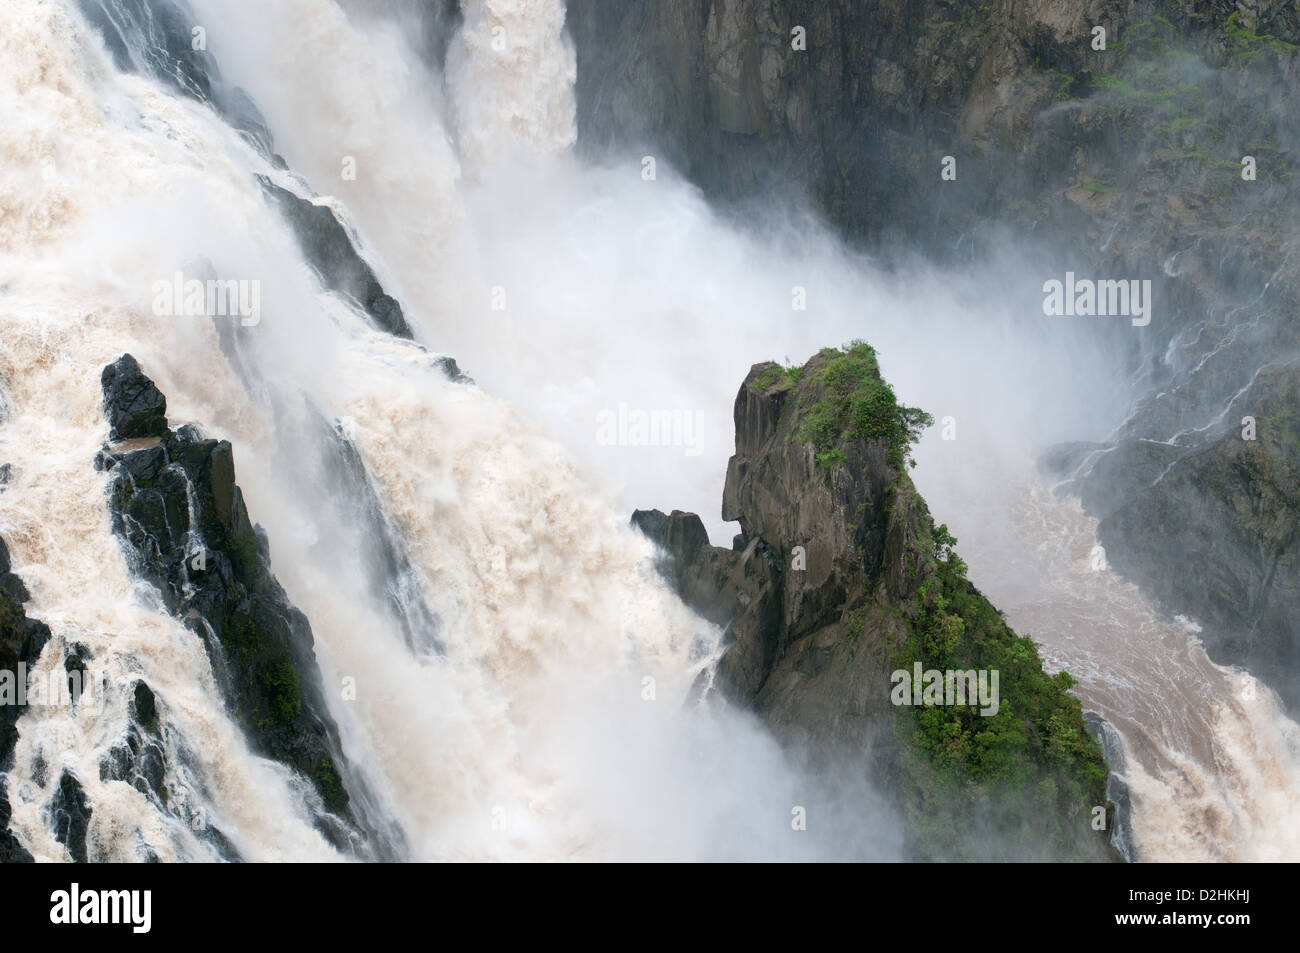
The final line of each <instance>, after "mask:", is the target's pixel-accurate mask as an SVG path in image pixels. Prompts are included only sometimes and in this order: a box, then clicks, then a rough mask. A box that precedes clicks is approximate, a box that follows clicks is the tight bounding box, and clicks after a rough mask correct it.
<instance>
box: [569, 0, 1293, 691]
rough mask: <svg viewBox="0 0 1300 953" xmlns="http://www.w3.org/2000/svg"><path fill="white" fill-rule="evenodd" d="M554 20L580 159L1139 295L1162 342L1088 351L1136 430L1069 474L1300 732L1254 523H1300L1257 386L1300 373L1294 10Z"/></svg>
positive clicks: (871, 237)
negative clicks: (684, 180)
mask: <svg viewBox="0 0 1300 953" xmlns="http://www.w3.org/2000/svg"><path fill="white" fill-rule="evenodd" d="M568 22H569V28H570V30H571V31H572V33H573V35H574V38H575V44H576V47H577V54H578V87H577V100H578V109H579V128H580V141H582V142H583V143H584V144H585V147H586V148H588V149H589V150H591V151H594V152H600V151H603V150H606V149H612V150H616V151H620V152H622V153H624V154H626V153H628V152H631V153H632V154H634V155H639V154H641V153H642V152H645V153H649V154H652V155H655V156H657V157H658V158H659V159H660V160H666V161H667V162H669V163H671V164H672V165H674V166H676V167H677V168H679V169H681V170H682V171H683V172H684V173H685V174H686V175H687V177H689V178H690V179H692V180H693V181H695V182H696V183H698V184H699V185H700V186H701V187H703V188H704V189H705V190H706V191H707V192H708V193H709V194H710V195H711V196H713V197H714V198H718V199H722V200H726V201H731V202H734V203H738V204H740V205H741V206H742V207H743V205H744V204H745V203H754V204H762V205H764V206H765V207H767V208H768V209H769V210H770V208H771V207H772V206H773V204H774V203H776V202H778V201H780V197H781V196H782V195H786V194H789V193H791V192H793V193H796V194H800V195H803V196H806V197H808V198H810V199H811V201H812V203H813V205H814V206H815V207H816V208H818V209H819V210H820V211H821V212H822V213H823V214H824V215H825V216H826V217H827V219H828V220H829V221H830V222H832V223H833V224H834V225H835V226H836V227H837V228H838V229H839V230H840V231H841V232H842V233H843V234H844V235H845V236H846V237H847V238H848V239H850V240H851V241H852V242H854V243H862V244H866V245H868V246H869V247H872V248H873V249H875V250H878V251H880V252H882V253H888V252H889V250H890V249H891V248H893V247H896V246H901V247H906V248H909V249H918V250H921V251H923V252H924V253H926V254H927V255H930V256H933V257H937V258H939V259H943V260H949V261H953V260H955V259H957V258H959V257H960V258H962V259H972V260H975V261H978V260H979V256H980V255H981V253H982V251H983V250H984V249H987V248H990V247H992V246H994V244H995V243H999V242H1003V241H1010V242H1012V243H1016V244H1017V247H1021V248H1024V249H1029V248H1032V249H1034V251H1035V253H1036V254H1039V255H1041V256H1042V261H1045V262H1050V263H1052V264H1042V263H1041V262H1040V264H1039V265H1037V266H1035V267H1033V268H1031V269H1030V270H1031V271H1034V272H1037V271H1039V270H1045V269H1049V268H1050V269H1051V271H1050V273H1043V274H1037V273H1034V274H1027V275H1025V276H1023V280H1024V281H1025V282H1026V283H1027V284H1030V285H1034V286H1036V285H1037V284H1038V283H1040V282H1043V281H1045V280H1047V279H1050V278H1057V279H1059V278H1061V277H1062V275H1063V273H1064V272H1065V271H1067V270H1072V271H1074V272H1076V273H1077V274H1079V275H1080V276H1083V275H1092V276H1098V277H1112V278H1125V279H1149V280H1150V281H1151V282H1152V293H1153V302H1154V306H1153V313H1152V316H1151V321H1150V324H1149V325H1148V326H1145V327H1141V328H1130V327H1128V326H1127V325H1126V324H1125V325H1120V324H1115V325H1114V326H1111V327H1108V328H1106V329H1105V330H1104V331H1103V330H1099V331H1098V333H1104V334H1106V335H1107V336H1108V342H1109V344H1110V346H1111V347H1112V349H1113V353H1114V361H1115V364H1116V366H1117V367H1119V368H1121V369H1123V371H1124V372H1126V373H1127V374H1128V375H1129V378H1130V380H1131V382H1132V385H1133V389H1134V405H1133V408H1132V412H1131V414H1130V415H1129V417H1128V419H1127V420H1125V421H1123V422H1122V424H1121V425H1120V426H1119V427H1118V428H1117V430H1116V432H1115V433H1114V435H1113V439H1112V440H1111V441H1110V442H1108V443H1107V444H1105V445H1104V446H1102V447H1098V448H1096V449H1101V450H1104V451H1106V452H1105V453H1104V454H1100V455H1096V454H1094V455H1092V456H1087V455H1084V456H1082V457H1078V458H1076V459H1075V460H1074V462H1075V463H1076V464H1079V463H1083V464H1084V468H1083V470H1077V469H1075V468H1071V469H1067V470H1065V471H1059V470H1058V472H1059V473H1060V474H1061V475H1062V476H1065V477H1071V478H1075V479H1076V482H1075V483H1074V484H1073V489H1075V490H1076V491H1078V492H1080V493H1081V494H1082V496H1083V499H1084V501H1085V503H1086V504H1087V505H1088V508H1089V511H1090V512H1091V513H1092V514H1093V515H1095V516H1097V517H1098V518H1100V519H1101V520H1102V523H1101V527H1100V536H1101V542H1102V544H1103V545H1104V546H1105V547H1106V549H1107V552H1108V554H1109V555H1110V556H1111V563H1112V564H1113V565H1114V566H1116V567H1117V568H1119V569H1120V570H1121V571H1123V572H1124V573H1126V574H1127V575H1129V576H1131V577H1132V578H1134V579H1135V580H1138V581H1140V582H1141V583H1143V585H1144V586H1145V588H1146V591H1147V592H1148V594H1149V595H1151V596H1153V597H1155V598H1156V599H1157V600H1159V601H1160V602H1161V603H1162V605H1164V606H1165V607H1166V608H1167V609H1169V610H1170V611H1172V612H1183V613H1187V614H1189V615H1195V616H1200V617H1202V619H1201V621H1202V622H1203V623H1204V624H1205V625H1206V634H1205V642H1206V645H1207V648H1208V649H1209V651H1210V653H1211V656H1212V657H1214V658H1215V659H1216V660H1218V661H1226V662H1243V663H1245V664H1250V665H1252V666H1258V667H1252V671H1254V672H1255V674H1257V675H1259V676H1261V677H1262V678H1264V679H1265V680H1266V681H1268V682H1269V684H1270V685H1272V687H1273V688H1274V689H1276V690H1277V691H1278V692H1279V693H1281V694H1282V695H1283V696H1284V697H1285V698H1286V700H1287V702H1288V704H1290V705H1291V706H1292V709H1293V710H1294V708H1295V706H1296V704H1297V701H1298V700H1300V699H1298V697H1297V695H1296V690H1295V689H1294V685H1296V684H1298V683H1300V682H1298V680H1297V676H1300V657H1298V655H1300V641H1298V640H1297V636H1296V632H1295V630H1294V628H1293V626H1292V625H1291V624H1289V623H1287V622H1286V620H1287V619H1294V618H1296V617H1297V615H1300V600H1297V598H1296V595H1295V586H1294V584H1293V580H1294V575H1288V574H1287V572H1286V570H1287V569H1289V568H1290V567H1291V566H1293V565H1294V560H1295V559H1296V556H1295V552H1296V550H1295V546H1296V544H1295V543H1294V541H1292V534H1290V533H1286V532H1283V533H1279V532H1277V531H1275V530H1270V529H1268V528H1266V527H1264V526H1263V525H1262V523H1263V522H1264V521H1265V520H1264V519H1263V518H1262V517H1257V516H1252V517H1246V516H1244V515H1243V514H1244V512H1245V511H1246V510H1248V509H1251V508H1254V509H1256V510H1258V511H1261V512H1262V511H1264V510H1267V511H1268V512H1270V513H1272V514H1274V516H1273V517H1269V518H1270V519H1276V520H1277V521H1279V522H1280V523H1282V524H1286V523H1287V522H1288V521H1290V523H1291V524H1292V525H1293V524H1294V522H1295V520H1296V517H1297V515H1298V514H1300V484H1297V483H1295V482H1294V481H1291V482H1290V483H1288V481H1287V480H1286V479H1274V478H1272V477H1269V476H1268V473H1278V474H1281V475H1282V476H1283V477H1285V476H1286V475H1287V474H1289V473H1290V472H1292V471H1290V470H1288V468H1287V466H1288V465H1287V464H1286V462H1285V456H1284V455H1281V456H1279V454H1278V453H1277V452H1275V450H1272V449H1269V448H1270V447H1273V448H1276V447H1277V446H1279V445H1281V444H1285V443H1286V440H1287V431H1286V429H1285V427H1283V426H1281V425H1280V424H1279V421H1280V420H1281V419H1284V418H1285V414H1280V412H1279V411H1278V410H1276V409H1269V408H1270V407H1273V408H1276V401H1275V400H1273V396H1276V394H1275V391H1274V390H1273V389H1271V388H1268V387H1264V386H1260V385H1259V384H1258V382H1257V381H1256V375H1257V374H1258V375H1261V376H1263V377H1266V376H1267V375H1266V374H1264V373H1263V371H1264V369H1267V368H1274V369H1282V372H1284V373H1294V369H1295V368H1296V366H1297V363H1296V362H1297V358H1298V357H1300V322H1297V321H1295V320H1294V316H1295V314H1296V313H1297V312H1298V311H1300V280H1297V277H1296V271H1295V268H1294V265H1293V262H1294V260H1295V255H1296V254H1297V252H1300V232H1297V227H1296V224H1295V222H1296V220H1295V214H1294V213H1295V209H1296V208H1297V206H1298V204H1300V193H1297V188H1296V185H1297V182H1298V181H1300V179H1297V176H1296V173H1297V171H1300V113H1297V112H1296V110H1294V109H1293V108H1291V107H1290V105H1289V104H1293V103H1294V102H1295V101H1296V100H1297V98H1300V8H1297V6H1296V5H1295V4H1294V3H1291V2H1288V0H1242V2H1239V3H1238V2H1232V0H1209V2H1196V0H1163V2H1156V0H1147V2H1138V3H1131V2H1128V0H1051V2H1046V0H996V2H992V3H988V4H971V3H957V2H950V0H891V2H881V3H857V2H850V0H831V2H813V0H687V2H682V3H673V4H662V3H652V2H646V0H629V2H626V3H619V4H609V3H603V2H601V0H570V3H569V17H568ZM796 27H800V28H802V30H803V33H802V37H801V38H800V37H797V36H796V35H794V34H793V33H792V31H794V30H795V28H796ZM1095 27H1104V28H1105V30H1106V44H1105V48H1104V49H1097V48H1095V47H1094V33H1093V31H1094V28H1095ZM800 45H802V47H803V48H802V49H798V48H796V47H797V46H800ZM944 157H952V159H953V160H954V163H955V165H954V167H953V168H954V171H955V177H953V178H951V179H950V180H945V179H943V178H941V169H942V161H943V159H944ZM1280 393H1281V395H1282V397H1283V398H1284V399H1290V398H1287V397H1286V394H1287V393H1289V392H1287V391H1285V389H1284V390H1283V391H1281V392H1280ZM1270 395H1273V396H1270ZM1288 406H1289V407H1290V408H1291V409H1292V410H1294V407H1295V404H1294V403H1291V404H1289V405H1288ZM1247 415H1250V416H1254V417H1255V418H1256V419H1257V420H1260V421H1264V420H1268V421H1269V424H1268V425H1267V426H1271V427H1276V428H1280V429H1279V430H1278V432H1275V433H1274V434H1273V435H1272V436H1271V437H1270V438H1268V439H1267V440H1266V439H1265V438H1263V437H1261V438H1260V442H1259V443H1258V444H1256V446H1255V447H1254V448H1253V450H1251V451H1250V453H1251V458H1252V459H1254V458H1255V457H1256V456H1258V455H1259V454H1260V453H1264V454H1267V455H1268V458H1269V460H1270V461H1271V462H1270V463H1269V464H1268V467H1267V468H1264V469H1258V468H1257V472H1253V473H1252V472H1250V471H1249V468H1247V469H1242V468H1241V467H1239V466H1238V467H1235V468H1234V469H1233V474H1232V475H1231V476H1229V475H1227V474H1225V473H1220V474H1219V475H1218V476H1213V477H1212V476H1211V473H1210V472H1209V470H1207V468H1206V467H1207V463H1206V460H1207V456H1205V455H1207V454H1208V455H1209V456H1210V457H1223V456H1224V455H1225V454H1227V455H1228V456H1233V452H1232V450H1231V448H1232V447H1233V446H1235V445H1234V444H1233V443H1232V441H1233V439H1234V434H1236V432H1237V431H1238V430H1240V428H1241V426H1242V425H1241V423H1240V421H1241V419H1242V418H1243V417H1244V416H1247ZM1261 426H1263V425H1261ZM1261 432H1262V431H1261ZM1236 439H1238V440H1239V438H1236ZM1270 441H1271V442H1270ZM1214 448H1218V449H1214ZM1238 449H1240V448H1238ZM1056 462H1057V463H1059V456H1058V459H1057V461H1056ZM1261 466H1262V465H1261ZM1211 469H1212V468H1211ZM1265 470H1267V471H1268V473H1266V472H1265ZM1160 501H1164V502H1163V503H1162V502H1160ZM1161 507H1163V508H1164V509H1163V512H1165V513H1166V514H1172V513H1173V512H1175V511H1186V512H1191V513H1194V514H1196V517H1195V520H1194V523H1193V524H1192V525H1194V526H1195V529H1196V532H1194V533H1193V532H1190V531H1185V530H1186V527H1183V528H1181V529H1178V530H1175V529H1161V528H1159V527H1158V526H1157V525H1156V514H1157V513H1158V512H1161V509H1160V508H1161ZM1257 531H1258V532H1262V533H1264V534H1265V535H1264V536H1263V537H1261V538H1260V539H1259V540H1256V539H1255V537H1254V534H1255V533H1256V532H1257ZM1156 539H1158V540H1161V544H1160V545H1157V544H1156V543H1154V542H1151V541H1152V540H1156ZM1166 544H1167V545H1166ZM1225 559H1242V560H1243V562H1242V563H1241V564H1240V565H1239V566H1231V567H1226V568H1225V566H1224V560H1225ZM1188 565H1195V566H1203V567H1206V568H1207V570H1209V569H1210V567H1214V568H1213V570H1212V572H1211V575H1210V577H1209V578H1211V579H1212V580H1214V582H1213V584H1212V585H1211V586H1210V587H1208V590H1205V591H1203V590H1201V589H1200V588H1199V587H1197V586H1196V585H1194V584H1192V583H1191V582H1189V581H1181V580H1190V579H1191V578H1192V577H1191V576H1190V575H1189V574H1188V573H1187V572H1186V567H1187V566H1188ZM1228 577H1232V578H1228ZM1210 593H1213V594H1212V595H1211V594H1210ZM1248 660H1249V661H1248ZM1274 663H1276V664H1274Z"/></svg>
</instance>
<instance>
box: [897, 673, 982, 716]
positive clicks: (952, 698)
mask: <svg viewBox="0 0 1300 953" xmlns="http://www.w3.org/2000/svg"><path fill="white" fill-rule="evenodd" d="M889 679H890V681H891V682H892V683H893V685H894V689H893V691H891V692H890V693H889V700H890V701H891V702H893V703H894V704H895V705H924V706H930V705H976V704H978V705H979V706H980V714H981V715H984V716H986V717H988V716H992V715H996V714H997V713H998V709H999V708H1000V707H1002V703H1001V701H1000V700H999V698H998V670H997V669H991V670H990V669H985V668H982V669H979V670H976V669H973V668H972V669H966V670H965V671H962V670H954V669H948V670H947V671H940V670H939V669H937V668H930V669H924V670H922V666H921V663H920V662H915V663H913V665H912V671H910V672H909V671H908V670H907V669H905V668H900V669H896V670H895V671H894V673H893V674H892V675H890V677H889Z"/></svg>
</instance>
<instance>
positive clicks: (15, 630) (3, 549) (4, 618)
mask: <svg viewBox="0 0 1300 953" xmlns="http://www.w3.org/2000/svg"><path fill="white" fill-rule="evenodd" d="M27 599H28V593H27V587H26V586H24V585H23V583H22V580H21V579H19V578H18V576H16V575H15V574H14V573H13V572H11V571H10V565H9V547H8V546H6V545H5V542H4V540H3V539H0V673H4V674H3V675H0V677H5V678H6V679H7V680H11V681H9V688H10V689H11V690H14V691H16V689H17V684H18V682H17V679H18V677H19V674H20V673H22V674H24V675H25V673H26V672H27V671H28V670H29V669H30V668H31V667H32V666H33V665H35V664H36V659H37V658H38V657H39V656H40V654H41V650H42V649H43V648H45V644H46V643H47V642H49V640H50V629H49V626H47V625H46V624H45V623H44V622H38V621H37V620H35V619H29V618H28V617H27V615H26V613H25V612H24V611H23V603H24V602H26V601H27ZM16 701H17V699H16V698H15V699H6V700H5V703H4V704H0V863H13V862H16V861H30V860H31V859H32V856H31V854H30V853H28V852H27V849H26V848H24V847H23V846H22V845H21V844H19V843H18V841H17V840H16V839H15V838H14V836H13V834H12V832H10V830H9V818H10V806H9V796H8V792H7V790H6V784H5V772H7V771H8V770H9V769H10V768H11V767H12V766H13V752H14V744H15V743H16V742H17V740H18V730H17V727H16V726H17V722H18V719H19V718H20V717H21V716H22V714H23V712H24V711H26V710H27V705H26V704H22V705H19V704H16Z"/></svg>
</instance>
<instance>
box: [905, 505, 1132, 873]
mask: <svg viewBox="0 0 1300 953" xmlns="http://www.w3.org/2000/svg"><path fill="white" fill-rule="evenodd" d="M900 492H904V491H903V490H900ZM906 492H909V493H910V494H912V496H913V499H914V502H915V504H916V505H917V506H919V507H920V510H921V513H920V515H921V525H922V531H921V535H920V537H919V538H918V539H917V540H916V541H915V542H914V543H913V545H912V547H911V549H910V550H909V554H908V558H909V559H912V560H916V561H917V562H918V563H919V564H920V569H919V570H918V572H919V574H920V575H921V577H922V578H923V579H924V581H923V582H922V584H921V585H920V586H919V587H918V589H917V593H916V603H915V606H914V611H913V612H912V613H911V614H910V615H908V616H907V624H908V636H907V638H906V640H905V642H904V643H903V645H902V646H901V647H900V648H899V649H898V650H897V651H896V652H895V653H894V654H893V656H892V657H891V659H890V667H891V669H905V670H908V671H910V670H911V669H912V667H913V664H914V663H916V662H920V663H921V664H922V667H923V669H938V670H940V671H944V670H949V669H953V670H962V671H964V670H969V669H975V670H977V671H978V670H986V671H990V672H992V671H996V672H998V673H999V700H1000V706H999V708H998V710H997V713H996V714H993V715H988V716H984V715H981V714H980V710H979V706H978V705H966V706H956V705H954V706H928V707H926V706H918V707H907V706H900V707H899V708H897V709H896V716H895V725H894V730H895V736H896V738H897V740H898V741H899V742H900V749H901V751H902V753H903V754H902V770H903V773H904V775H905V776H906V778H907V780H909V781H910V782H911V784H910V785H904V788H905V790H908V791H909V794H908V798H907V811H908V815H909V819H910V821H911V823H912V825H913V827H914V829H915V830H916V832H917V836H918V838H919V839H920V842H921V848H922V850H923V851H924V852H925V853H926V854H927V855H929V856H932V857H934V858H950V859H964V858H965V859H969V858H971V857H972V854H971V851H972V834H975V833H976V832H978V835H979V836H977V837H976V838H975V841H977V842H978V843H979V844H980V845H982V848H981V849H988V848H989V847H990V845H991V846H992V848H993V849H994V851H995V853H997V852H1000V853H1001V855H1002V856H1005V857H1008V858H1010V857H1015V856H1017V852H1018V851H1019V850H1022V849H1023V846H1024V844H1023V843H1021V841H1022V840H1023V841H1024V842H1025V843H1028V842H1030V840H1032V842H1034V843H1039V844H1045V845H1050V846H1051V848H1052V849H1053V850H1054V851H1055V852H1056V857H1057V858H1058V859H1071V860H1083V859H1096V857H1097V856H1098V853H1099V852H1100V851H1102V850H1103V847H1102V844H1101V841H1100V839H1099V836H1098V835H1095V834H1093V832H1092V830H1091V827H1090V826H1089V821H1090V820H1091V817H1092V813H1091V812H1092V809H1093V808H1094V807H1096V806H1101V805H1106V804H1107V802H1106V797H1105V787H1106V765H1105V761H1104V759H1103V757H1102V753H1101V749H1100V747H1099V746H1098V745H1097V743H1096V742H1095V741H1093V739H1092V738H1091V736H1089V735H1088V733H1087V731H1086V729H1085V728H1084V723H1083V715H1082V709H1081V706H1080V704H1079V701H1078V699H1076V698H1074V697H1073V696H1071V695H1070V694H1069V690H1070V688H1071V687H1073V685H1074V684H1075V681H1074V679H1073V678H1072V677H1071V676H1070V675H1069V674H1068V673H1066V672H1059V673H1057V674H1056V675H1050V676H1049V675H1048V674H1046V673H1045V672H1044V671H1043V668H1042V660H1041V658H1040V657H1039V654H1038V648H1037V646H1036V645H1035V644H1034V642H1033V640H1032V639H1029V638H1026V637H1024V636H1020V635H1017V634H1016V633H1015V632H1013V631H1012V630H1011V629H1010V628H1009V627H1008V626H1007V624H1006V621H1005V620H1004V618H1003V616H1002V613H1001V612H999V611H998V610H997V609H996V608H994V606H993V605H992V604H991V603H990V602H989V601H988V600H987V599H985V598H984V597H983V596H982V595H981V594H980V593H979V592H978V591H977V590H976V589H975V587H974V586H972V585H971V584H970V582H969V581H968V580H967V578H966V565H965V563H963V562H962V560H961V559H960V558H959V557H958V556H957V555H956V553H955V552H954V546H955V544H956V540H955V539H954V538H953V537H952V535H951V534H950V533H949V532H948V528H947V526H945V525H940V526H938V527H936V526H934V523H933V520H932V519H931V518H930V515H929V513H928V511H927V510H926V509H925V503H924V502H923V501H922V500H921V499H920V497H919V496H915V490H913V489H911V488H910V481H909V482H908V486H907V488H906Z"/></svg>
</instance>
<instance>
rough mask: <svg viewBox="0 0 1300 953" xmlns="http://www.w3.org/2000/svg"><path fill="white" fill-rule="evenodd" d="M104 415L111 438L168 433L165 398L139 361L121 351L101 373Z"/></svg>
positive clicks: (131, 437) (134, 437)
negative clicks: (120, 354) (142, 368)
mask: <svg viewBox="0 0 1300 953" xmlns="http://www.w3.org/2000/svg"><path fill="white" fill-rule="evenodd" d="M100 385H101V386H102V387H103V388H104V416H105V417H107V418H108V426H109V431H108V438H109V439H110V440H133V439H136V438H139V437H161V436H163V435H164V434H166V433H167V398H166V397H164V396H163V394H162V391H160V390H159V389H158V388H157V387H155V386H154V382H153V381H151V380H150V379H149V378H147V377H145V376H144V373H143V372H142V371H141V370H140V365H139V363H137V362H136V359H135V358H134V357H132V356H131V355H130V354H123V355H122V356H121V357H120V358H118V359H117V360H116V361H114V362H113V363H112V364H110V365H108V367H106V368H104V373H103V374H101V375H100Z"/></svg>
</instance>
